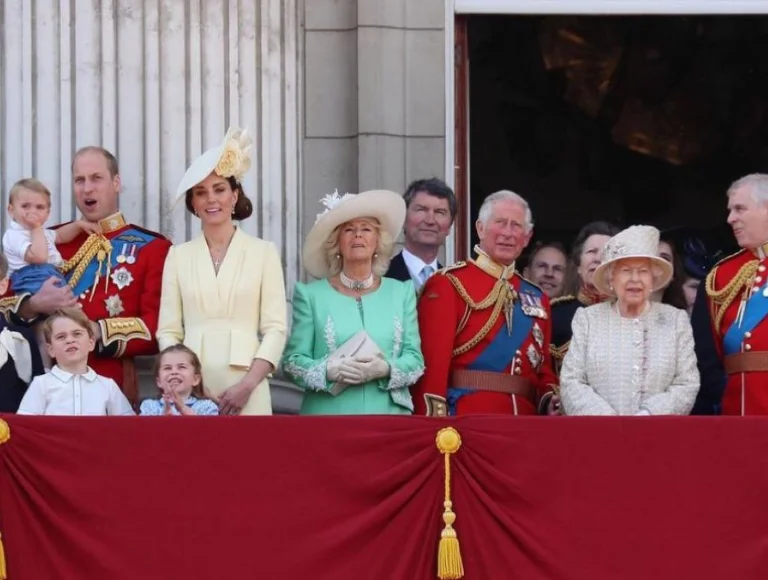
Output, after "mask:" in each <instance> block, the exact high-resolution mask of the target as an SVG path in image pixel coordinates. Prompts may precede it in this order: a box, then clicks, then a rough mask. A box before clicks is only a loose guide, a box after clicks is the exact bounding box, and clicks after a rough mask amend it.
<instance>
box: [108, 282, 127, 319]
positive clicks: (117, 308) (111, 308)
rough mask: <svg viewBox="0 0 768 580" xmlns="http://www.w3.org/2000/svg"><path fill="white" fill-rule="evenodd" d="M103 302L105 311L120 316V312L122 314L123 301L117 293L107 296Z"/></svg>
mask: <svg viewBox="0 0 768 580" xmlns="http://www.w3.org/2000/svg"><path fill="white" fill-rule="evenodd" d="M115 284H117V282H115ZM104 304H106V306H107V312H108V313H109V315H110V316H120V314H122V312H123V311H124V310H125V308H123V301H122V300H121V299H120V296H118V295H117V294H115V295H113V296H110V297H109V298H107V299H106V300H105V301H104Z"/></svg>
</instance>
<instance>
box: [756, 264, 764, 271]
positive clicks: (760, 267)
mask: <svg viewBox="0 0 768 580" xmlns="http://www.w3.org/2000/svg"><path fill="white" fill-rule="evenodd" d="M757 271H758V272H765V265H764V264H760V265H759V266H758V267H757Z"/></svg>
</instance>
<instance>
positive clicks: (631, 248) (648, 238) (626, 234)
mask: <svg viewBox="0 0 768 580" xmlns="http://www.w3.org/2000/svg"><path fill="white" fill-rule="evenodd" d="M629 258H646V259H648V260H650V261H651V264H652V267H653V269H654V270H656V271H657V273H658V275H656V276H654V278H653V288H652V291H653V292H655V291H657V290H661V289H662V288H664V287H665V286H666V285H667V284H669V281H670V280H671V279H672V273H673V268H672V264H670V263H669V262H667V261H666V260H665V259H664V258H661V257H659V230H657V229H656V228H654V227H653V226H630V227H628V228H627V229H625V230H622V231H620V232H619V233H618V234H616V235H615V236H613V237H612V238H611V239H610V240H608V242H607V243H606V244H605V247H604V248H603V255H602V261H601V263H600V265H599V266H598V267H597V269H596V270H595V274H594V277H593V278H592V283H593V284H594V285H595V288H597V289H598V290H599V291H600V292H601V293H602V294H605V295H607V296H615V295H616V293H615V292H614V290H613V288H612V287H611V281H610V274H611V266H612V265H613V264H615V263H616V262H618V261H619V260H625V259H629Z"/></svg>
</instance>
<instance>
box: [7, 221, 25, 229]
mask: <svg viewBox="0 0 768 580" xmlns="http://www.w3.org/2000/svg"><path fill="white" fill-rule="evenodd" d="M8 229H10V230H21V231H24V228H23V227H22V226H21V225H20V224H19V223H17V222H16V220H14V219H12V220H11V223H9V224H8Z"/></svg>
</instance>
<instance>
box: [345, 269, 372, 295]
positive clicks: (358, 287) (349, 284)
mask: <svg viewBox="0 0 768 580" xmlns="http://www.w3.org/2000/svg"><path fill="white" fill-rule="evenodd" d="M339 280H340V281H341V283H342V285H343V286H344V287H345V288H348V289H349V290H354V291H356V292H362V291H363V290H368V289H369V288H371V287H372V286H373V274H370V275H369V276H368V277H367V278H366V279H365V280H362V281H360V280H353V279H352V278H350V277H349V276H347V275H346V274H345V273H344V272H340V273H339Z"/></svg>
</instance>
